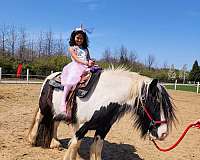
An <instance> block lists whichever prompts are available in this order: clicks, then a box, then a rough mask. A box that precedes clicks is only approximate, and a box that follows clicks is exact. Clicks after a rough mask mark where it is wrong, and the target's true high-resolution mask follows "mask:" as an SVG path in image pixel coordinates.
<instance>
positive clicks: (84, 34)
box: [69, 30, 89, 49]
mask: <svg viewBox="0 0 200 160" xmlns="http://www.w3.org/2000/svg"><path fill="white" fill-rule="evenodd" d="M77 34H82V35H83V44H82V47H83V48H84V49H87V48H88V43H89V40H88V36H87V34H86V33H85V32H83V31H81V30H80V31H73V32H72V33H71V36H70V40H69V46H74V45H76V42H75V36H76V35H77Z"/></svg>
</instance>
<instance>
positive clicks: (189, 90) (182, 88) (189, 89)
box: [165, 85, 197, 92]
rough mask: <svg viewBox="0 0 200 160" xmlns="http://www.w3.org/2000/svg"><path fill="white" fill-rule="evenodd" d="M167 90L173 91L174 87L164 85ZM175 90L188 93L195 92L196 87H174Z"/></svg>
mask: <svg viewBox="0 0 200 160" xmlns="http://www.w3.org/2000/svg"><path fill="white" fill-rule="evenodd" d="M165 87H166V88H167V89H173V90H174V85H165ZM176 90H181V91H188V92H197V87H196V86H189V85H176Z"/></svg>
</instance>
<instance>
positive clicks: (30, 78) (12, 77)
mask: <svg viewBox="0 0 200 160" xmlns="http://www.w3.org/2000/svg"><path fill="white" fill-rule="evenodd" d="M51 73H53V71H51ZM46 77H47V76H44V75H30V73H29V69H27V70H26V74H22V75H21V76H20V78H17V76H16V74H2V68H1V67H0V84H5V83H6V84H19V83H20V84H41V83H43V80H44V79H45V78H46Z"/></svg>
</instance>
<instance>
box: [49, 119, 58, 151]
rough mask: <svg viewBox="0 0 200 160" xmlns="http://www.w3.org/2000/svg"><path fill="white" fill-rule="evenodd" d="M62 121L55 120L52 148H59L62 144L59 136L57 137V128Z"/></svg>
mask: <svg viewBox="0 0 200 160" xmlns="http://www.w3.org/2000/svg"><path fill="white" fill-rule="evenodd" d="M59 124H60V122H59V121H54V124H53V125H54V126H53V138H52V140H51V144H50V148H59V147H60V146H61V144H60V142H59V140H58V137H57V130H58V126H59Z"/></svg>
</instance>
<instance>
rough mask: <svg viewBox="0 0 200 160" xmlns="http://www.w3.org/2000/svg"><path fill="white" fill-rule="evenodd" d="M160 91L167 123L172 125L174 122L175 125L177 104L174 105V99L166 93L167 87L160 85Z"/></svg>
mask: <svg viewBox="0 0 200 160" xmlns="http://www.w3.org/2000/svg"><path fill="white" fill-rule="evenodd" d="M160 89H161V95H162V103H163V111H164V114H165V117H166V119H167V121H168V122H169V124H170V125H171V124H172V122H173V123H175V121H176V120H177V118H176V115H175V104H174V103H173V101H172V98H171V97H170V95H169V94H168V92H167V91H166V89H165V87H164V86H162V85H160Z"/></svg>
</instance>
